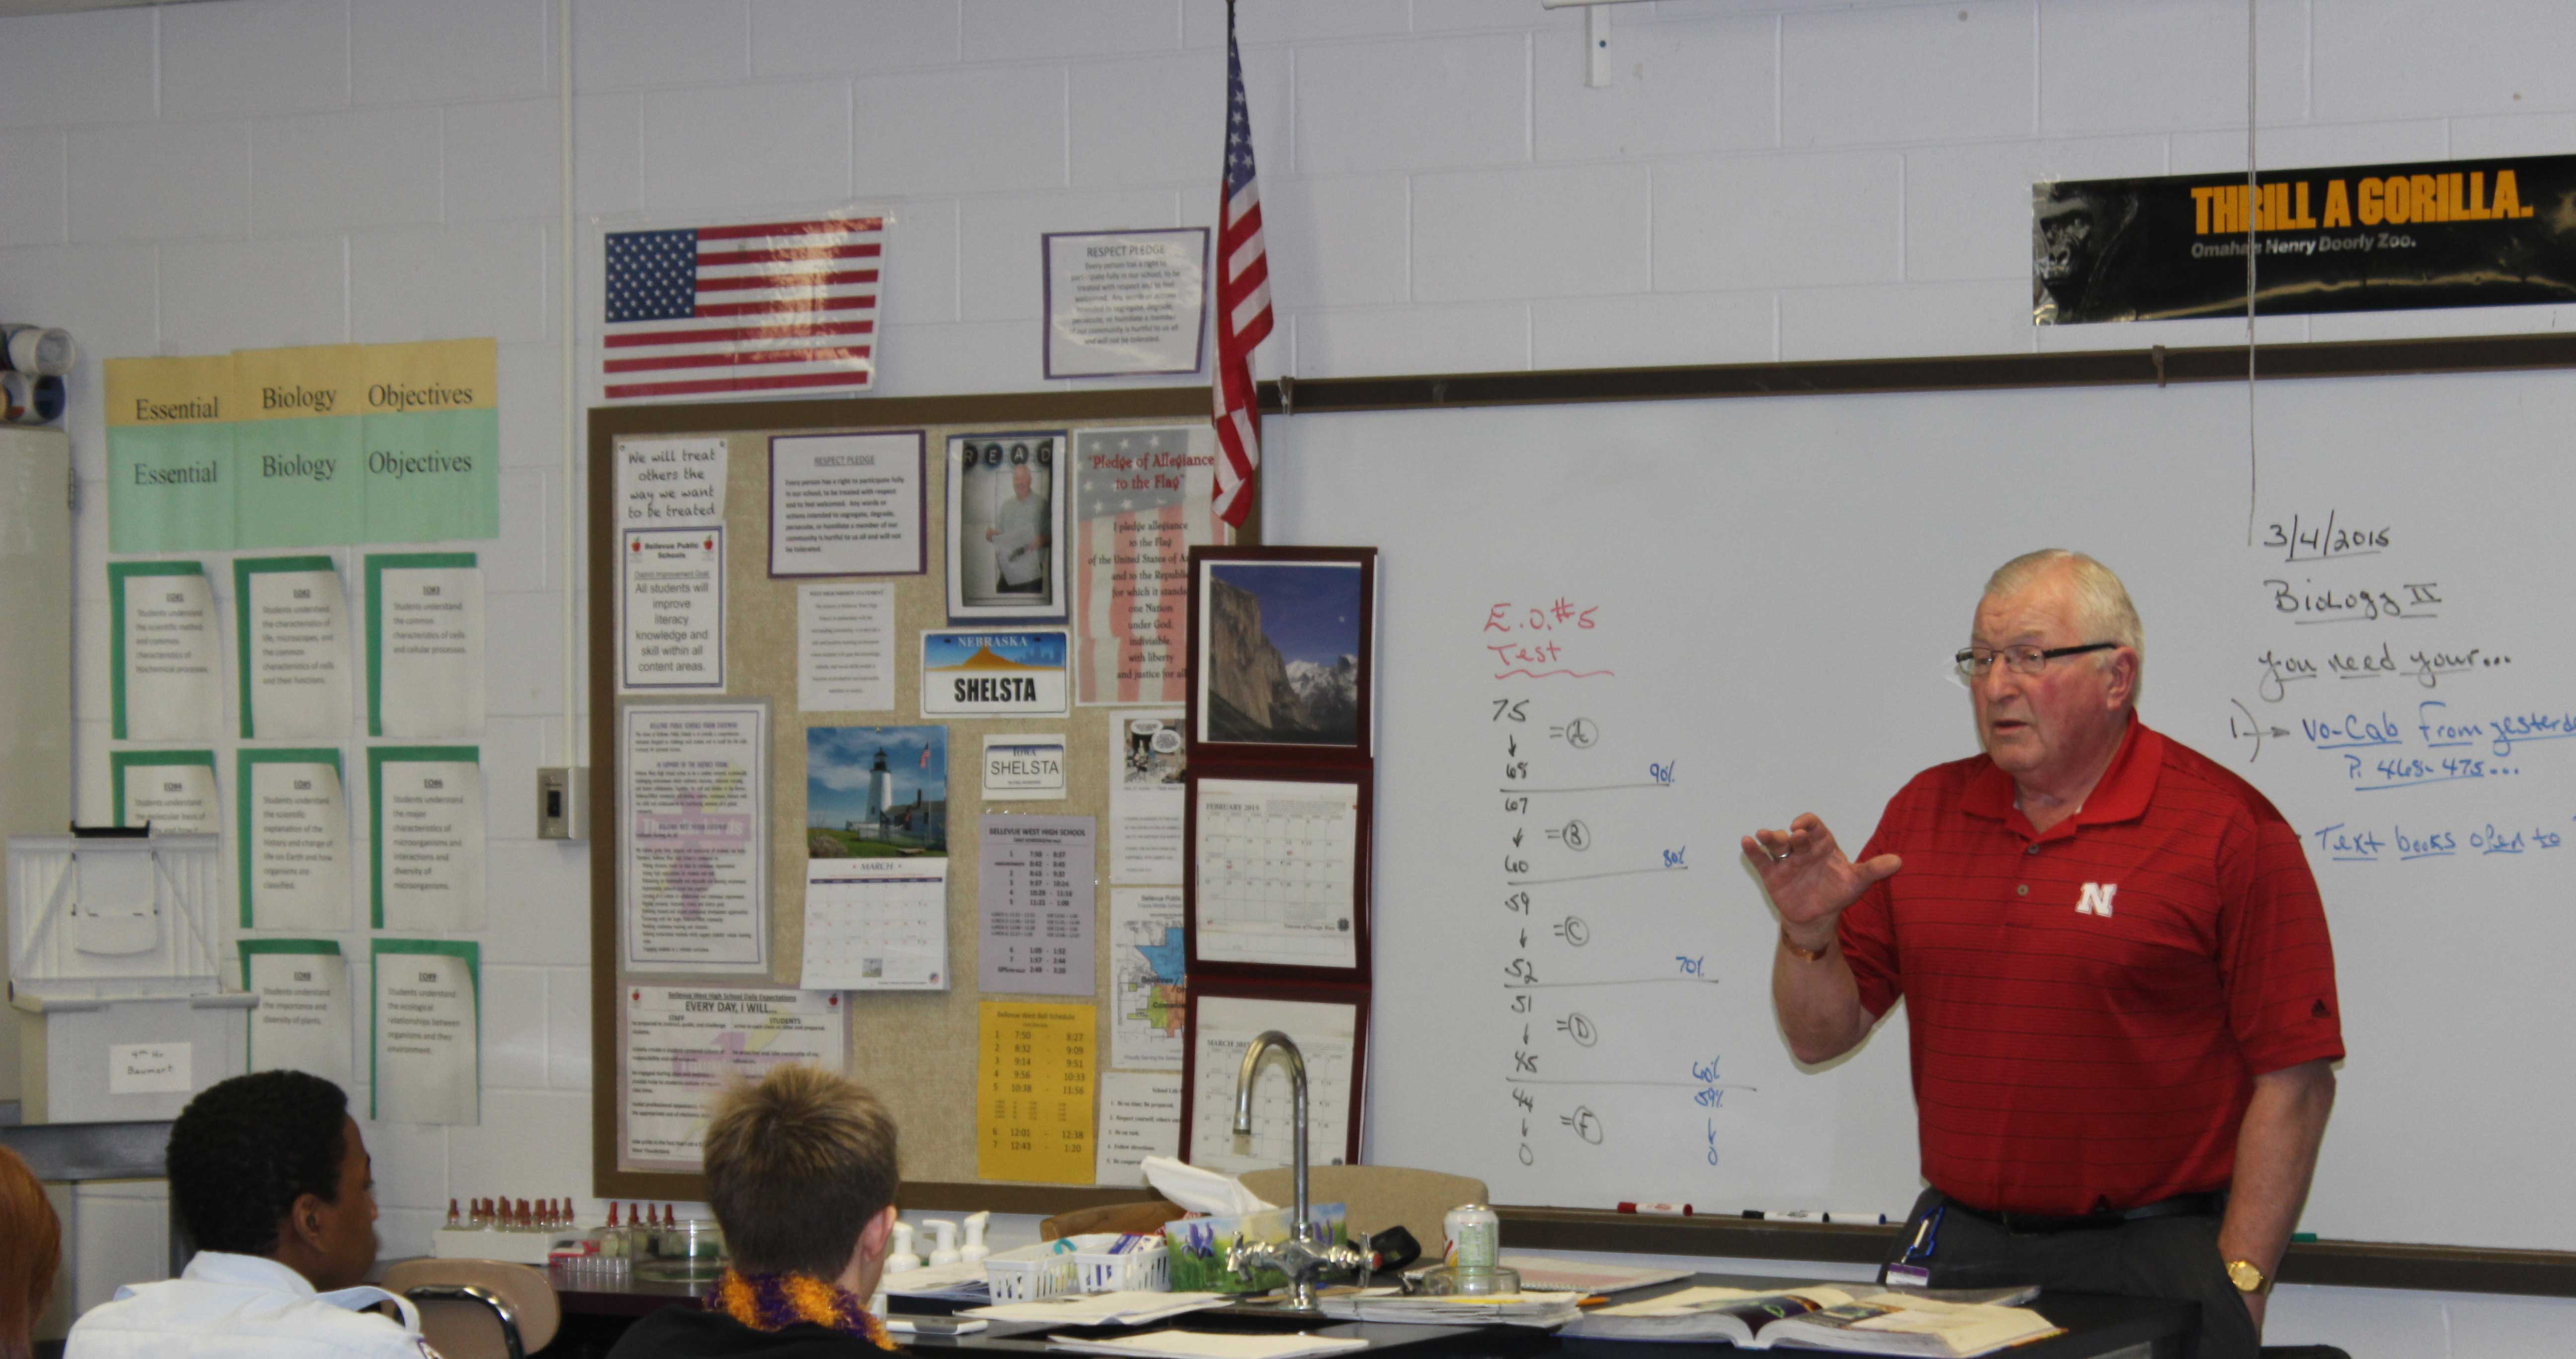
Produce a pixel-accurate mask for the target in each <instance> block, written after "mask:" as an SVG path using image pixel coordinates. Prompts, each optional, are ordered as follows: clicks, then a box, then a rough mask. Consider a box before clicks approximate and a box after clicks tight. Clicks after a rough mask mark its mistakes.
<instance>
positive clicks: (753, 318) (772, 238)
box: [600, 216, 886, 401]
mask: <svg viewBox="0 0 2576 1359" xmlns="http://www.w3.org/2000/svg"><path fill="white" fill-rule="evenodd" d="M885 228H886V221H885V219H884V218H882V217H857V216H846V217H822V218H816V219H813V220H810V221H802V222H758V223H750V224H745V225H737V226H703V227H681V228H677V229H673V230H666V231H612V232H609V233H608V239H607V249H606V256H607V265H608V276H607V286H606V288H605V289H604V293H603V295H604V296H605V298H606V299H607V313H606V316H605V318H604V329H603V330H602V331H601V335H600V380H601V387H602V394H603V395H604V396H605V397H606V399H608V400H610V401H637V400H651V399H654V398H669V397H721V396H771V395H804V394H809V393H818V392H831V391H850V392H864V391H867V390H869V389H870V388H871V387H873V386H875V385H876V340H877V335H876V329H877V293H878V287H877V284H878V280H879V278H880V277H881V275H882V272H883V270H884V267H885V234H886V233H885Z"/></svg>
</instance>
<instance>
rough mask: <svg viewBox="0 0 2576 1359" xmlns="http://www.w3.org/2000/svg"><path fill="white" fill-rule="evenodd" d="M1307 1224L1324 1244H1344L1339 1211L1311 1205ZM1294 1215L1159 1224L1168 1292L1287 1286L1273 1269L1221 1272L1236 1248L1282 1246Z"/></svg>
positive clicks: (1278, 1212)
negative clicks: (1259, 1244) (1166, 1260)
mask: <svg viewBox="0 0 2576 1359" xmlns="http://www.w3.org/2000/svg"><path fill="white" fill-rule="evenodd" d="M1306 1220H1307V1221H1309V1222H1312V1223H1314V1224H1315V1235H1316V1236H1317V1237H1318V1238H1319V1239H1321V1240H1325V1241H1341V1240H1345V1239H1346V1238H1347V1235H1348V1234H1347V1233H1346V1232H1345V1230H1344V1228H1343V1226H1342V1205H1341V1204H1338V1203H1317V1204H1310V1205H1308V1207H1307V1209H1306ZM1293 1221H1294V1210H1293V1209H1288V1208H1273V1209H1270V1210H1269V1211H1267V1212H1260V1213H1251V1214H1248V1215H1246V1216H1243V1217H1193V1218H1184V1219H1182V1220H1181V1221H1179V1222H1167V1223H1165V1224H1163V1241H1164V1244H1165V1245H1166V1246H1167V1247H1168V1248H1169V1249H1170V1251H1171V1262H1170V1271H1171V1281H1172V1289H1173V1291H1175V1292H1180V1293H1267V1292H1269V1291H1270V1290H1271V1289H1274V1288H1285V1287H1287V1286H1288V1276H1287V1275H1285V1274H1282V1273H1280V1272H1279V1271H1278V1270H1275V1269H1262V1270H1256V1271H1253V1272H1251V1273H1249V1274H1241V1273H1236V1272H1234V1271H1231V1270H1228V1269H1227V1268H1226V1267H1225V1256H1226V1252H1227V1251H1229V1250H1231V1249H1233V1248H1234V1247H1236V1246H1238V1245H1244V1244H1249V1243H1254V1242H1264V1241H1285V1240H1287V1239H1288V1238H1289V1237H1290V1236H1291V1235H1293V1234H1294V1233H1293V1232H1292V1230H1291V1226H1290V1224H1291V1223H1292V1222H1293Z"/></svg>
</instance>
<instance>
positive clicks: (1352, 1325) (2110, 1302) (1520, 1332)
mask: <svg viewBox="0 0 2576 1359" xmlns="http://www.w3.org/2000/svg"><path fill="white" fill-rule="evenodd" d="M1813 1282H1815V1281H1814V1280H1812V1279H1785V1278H1774V1277H1768V1276H1756V1275H1739V1274H1701V1275H1697V1276H1695V1277H1693V1278H1692V1279H1690V1280H1686V1281H1683V1282H1680V1283H1674V1284H1670V1285H1666V1286H1665V1287H1664V1288H1658V1289H1651V1290H1641V1291H1639V1292H1638V1293H1636V1294H1634V1295H1633V1296H1634V1297H1638V1298H1643V1297H1651V1296H1653V1294H1654V1293H1657V1292H1662V1291H1665V1290H1666V1289H1671V1288H1682V1287H1688V1286H1691V1285H1694V1284H1698V1285H1711V1284H1713V1285H1720V1286H1724V1287H1729V1288H1778V1287H1783V1286H1794V1285H1797V1284H1801V1283H1813ZM709 1287H710V1286H709V1285H706V1284H696V1285H690V1284H671V1283H653V1282H650V1281H635V1282H628V1283H622V1284H618V1285H614V1286H609V1287H602V1286H598V1285H585V1286H582V1287H578V1288H564V1289H560V1290H558V1292H559V1295H560V1296H561V1298H562V1300H563V1309H564V1313H565V1318H566V1321H567V1329H568V1331H569V1330H573V1329H578V1330H580V1331H581V1332H582V1333H583V1335H585V1336H587V1337H601V1336H605V1337H606V1338H608V1339H613V1332H614V1331H618V1330H623V1329H624V1327H625V1324H626V1323H628V1322H631V1321H632V1320H633V1319H634V1318H636V1317H640V1316H643V1315H645V1314H647V1313H649V1312H652V1311H655V1310H658V1309H660V1308H663V1307H671V1306H697V1305H700V1303H701V1301H702V1300H703V1299H704V1297H705V1295H706V1293H707V1290H708V1288H709ZM1622 1300H1623V1301H1626V1300H1628V1297H1627V1296H1625V1295H1623V1298H1622ZM2029 1306H2030V1307H2031V1308H2033V1309H2034V1310H2036V1311H2037V1312H2038V1313H2039V1314H2040V1315H2042V1316H2044V1317H2047V1318H2048V1319H2049V1320H2050V1321H2052V1322H2054V1323H2056V1324H2057V1325H2059V1326H2063V1327H2065V1328H2066V1332H2067V1333H2066V1334H2065V1335H2061V1336H2057V1337H2055V1338H2053V1339H2049V1340H2043V1341H2039V1342H2037V1343H2035V1344H2030V1345H2023V1346H2019V1347H2017V1348H2015V1349H2013V1350H2012V1351H2011V1354H2012V1355H2013V1357H2014V1359H2188V1356H2189V1354H2190V1350H2191V1346H2190V1339H2191V1336H2192V1333H2193V1331H2194V1330H2195V1329H2196V1328H2197V1324H2198V1321H2199V1318H2198V1316H2197V1315H2196V1310H2197V1309H2196V1307H2195V1305H2194V1304H2191V1303H2185V1302H2159V1301H2152V1300H2148V1299H2143V1298H2115V1297H2106V1296H2101V1295H2097V1294H2088V1293H2059V1294H2042V1295H2041V1296H2040V1297H2038V1298H2037V1299H2035V1300H2033V1301H2032V1302H2031V1303H2030V1304H2029ZM907 1310H909V1309H907ZM925 1310H930V1309H925ZM576 1317H579V1318H589V1319H592V1320H591V1322H590V1323H589V1324H585V1325H583V1326H581V1327H578V1328H574V1327H572V1326H571V1325H570V1323H571V1322H572V1320H573V1319H574V1318H576ZM1283 1322H1286V1323H1288V1324H1292V1325H1294V1326H1295V1328H1296V1329H1301V1330H1312V1331H1314V1332H1315V1333H1316V1334H1319V1335H1330V1336H1344V1337H1351V1338H1356V1339H1362V1340H1366V1341H1368V1342H1369V1349H1370V1350H1371V1351H1375V1350H1393V1349H1403V1350H1405V1351H1406V1352H1407V1354H1408V1355H1412V1356H1420V1357H1421V1359H1432V1357H1433V1356H1440V1357H1441V1359H1656V1356H1658V1355H1661V1354H1667V1353H1679V1352H1681V1351H1680V1350H1678V1349H1676V1348H1675V1347H1674V1346H1671V1345H1668V1344H1664V1343H1661V1342H1653V1341H1626V1340H1591V1339H1581V1338H1574V1337H1562V1336H1558V1335H1555V1334H1552V1333H1549V1332H1545V1331H1535V1330H1528V1329H1524V1328H1519V1327H1510V1326H1482V1327H1465V1326H1407V1325H1396V1324H1390V1323H1386V1322H1331V1323H1327V1324H1324V1325H1320V1326H1316V1325H1308V1324H1303V1323H1302V1322H1298V1321H1292V1320H1291V1319H1289V1318H1283V1317H1282V1316H1280V1314H1279V1313H1278V1312H1277V1311H1276V1310H1274V1309H1269V1308H1264V1307H1261V1306H1258V1305H1244V1306H1237V1307H1228V1308H1219V1309H1216V1310H1214V1311H1209V1312H1195V1313H1192V1314H1190V1315H1189V1316H1188V1317H1185V1318H1174V1319H1172V1320H1168V1321H1163V1322H1157V1323H1155V1324H1154V1325H1151V1326H1142V1327H1123V1328H1119V1327H1112V1328H1103V1329H1101V1330H1100V1331H1098V1332H1097V1334H1100V1335H1102V1336H1111V1335H1117V1334H1123V1333H1128V1332H1133V1331H1140V1330H1159V1329H1162V1328H1164V1327H1166V1326H1174V1325H1180V1326H1191V1327H1200V1328H1204V1329H1210V1330H1276V1329H1279V1328H1280V1327H1281V1326H1282V1324H1283ZM1060 1329H1063V1328H1061V1327H1052V1326H1047V1325H1044V1324H1002V1323H995V1324H994V1325H993V1326H992V1327H991V1328H990V1329H988V1330H984V1331H979V1332H976V1333H975V1334H973V1335H965V1336H953V1337H952V1336H903V1337H900V1339H901V1340H902V1341H903V1343H904V1345H905V1346H906V1348H909V1349H915V1350H922V1351H932V1350H982V1351H1004V1352H1013V1353H1023V1354H1034V1353H1041V1352H1045V1351H1046V1348H1047V1345H1046V1337H1047V1334H1048V1333H1049V1332H1052V1331H1056V1330H1060ZM601 1348H605V1346H604V1344H603V1345H601ZM552 1352H554V1351H553V1350H551V1349H550V1350H549V1353H552ZM1803 1352H1804V1353H1815V1351H1803Z"/></svg>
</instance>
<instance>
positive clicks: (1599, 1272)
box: [1502, 1255, 1691, 1293]
mask: <svg viewBox="0 0 2576 1359" xmlns="http://www.w3.org/2000/svg"><path fill="white" fill-rule="evenodd" d="M1502 1262H1503V1263H1504V1264H1505V1265H1507V1266H1509V1267H1511V1268H1513V1269H1516V1270H1519V1271H1520V1274H1521V1287H1523V1288H1536V1289H1542V1290H1545V1291H1547V1292H1551V1293H1553V1292H1557V1291H1559V1290H1565V1291H1571V1292H1575V1293H1625V1292H1627V1291H1628V1290H1629V1289H1632V1288H1651V1287H1653V1286H1654V1285H1656V1284H1666V1283H1673V1282H1676V1281H1678V1280H1681V1279H1687V1278H1689V1277H1690V1276H1691V1272H1690V1271H1689V1270H1687V1269H1656V1268H1652V1267H1649V1266H1643V1265H1611V1264H1603V1263H1601V1262H1599V1261H1597V1260H1552V1259H1549V1258H1547V1257H1545V1256H1539V1255H1506V1256H1504V1257H1503V1261H1502Z"/></svg>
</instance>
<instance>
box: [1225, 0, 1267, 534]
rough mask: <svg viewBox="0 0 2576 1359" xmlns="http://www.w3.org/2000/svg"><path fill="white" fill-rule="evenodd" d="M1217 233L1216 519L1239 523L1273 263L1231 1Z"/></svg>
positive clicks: (1253, 466) (1246, 503)
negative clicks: (1257, 353) (1256, 357)
mask: <svg viewBox="0 0 2576 1359" xmlns="http://www.w3.org/2000/svg"><path fill="white" fill-rule="evenodd" d="M1222 196H1223V200H1224V201H1223V203H1222V204H1221V206H1220V208H1219V212H1218V220H1219V221H1220V222H1222V223H1223V225H1222V226H1220V227H1218V228H1217V235H1216V261H1217V273H1216V389H1215V390H1216V442H1217V448H1218V450H1219V456H1218V458H1217V460H1216V512H1217V517H1218V518H1220V519H1223V520H1224V521H1225V522H1226V523H1228V524H1231V525H1233V526H1234V527H1236V528H1241V527H1243V521H1244V518H1245V517H1246V516H1247V515H1249V514H1250V513H1251V510H1252V496H1251V491H1252V486H1253V477H1254V476H1255V475H1256V473H1257V470H1258V469H1259V468H1260V466H1261V412H1260V410H1259V409H1258V408H1257V406H1256V405H1255V401H1254V395H1255V394H1254V392H1253V388H1252V350H1253V347H1254V346H1256V345H1258V344H1260V343H1261V341H1262V338H1263V337H1264V336H1267V335H1268V334H1269V333H1270V262H1269V259H1268V258H1267V257H1266V256H1265V255H1263V253H1262V249H1261V189H1260V186H1258V185H1256V184H1255V183H1254V182H1253V178H1252V114H1251V111H1250V110H1249V109H1248V108H1246V107H1245V105H1244V102H1243V57H1242V55H1241V54H1240V53H1238V52H1237V51H1236V50H1235V46H1234V4H1233V0H1227V3H1226V7H1225V184H1224V187H1223V191H1222Z"/></svg>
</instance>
